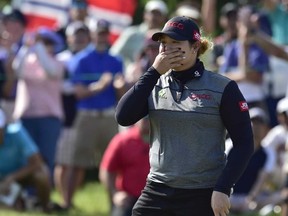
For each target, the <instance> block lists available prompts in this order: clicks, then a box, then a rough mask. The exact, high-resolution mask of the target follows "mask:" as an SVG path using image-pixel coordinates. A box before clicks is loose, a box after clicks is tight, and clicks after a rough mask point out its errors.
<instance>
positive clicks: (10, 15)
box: [2, 7, 27, 26]
mask: <svg viewBox="0 0 288 216" xmlns="http://www.w3.org/2000/svg"><path fill="white" fill-rule="evenodd" d="M2 20H3V21H4V22H5V21H8V20H12V21H18V22H20V23H21V24H22V25H23V26H26V25H27V19H26V17H25V15H24V14H23V13H22V12H21V11H20V10H18V9H15V8H11V7H4V9H3V10H2Z"/></svg>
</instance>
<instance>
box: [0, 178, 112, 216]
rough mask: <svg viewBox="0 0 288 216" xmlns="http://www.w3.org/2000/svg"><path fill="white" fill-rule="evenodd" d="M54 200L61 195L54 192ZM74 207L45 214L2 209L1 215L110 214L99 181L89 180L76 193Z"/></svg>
mask: <svg viewBox="0 0 288 216" xmlns="http://www.w3.org/2000/svg"><path fill="white" fill-rule="evenodd" d="M51 196H52V197H51V198H52V200H53V201H56V202H57V203H59V202H60V196H59V194H58V193H57V192H53V193H52V195H51ZM73 203H74V208H73V209H71V210H69V212H65V213H52V214H43V213H40V212H36V211H26V212H16V211H12V210H3V209H1V210H0V216H46V215H47V216H48V215H49V216H108V210H109V204H108V197H107V193H106V191H105V189H104V187H103V186H102V185H101V184H99V182H96V183H95V182H87V183H85V185H83V187H82V188H80V189H79V191H78V192H77V193H76V194H75V198H74V202H73Z"/></svg>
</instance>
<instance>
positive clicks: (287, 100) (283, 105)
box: [276, 97, 288, 113]
mask: <svg viewBox="0 0 288 216" xmlns="http://www.w3.org/2000/svg"><path fill="white" fill-rule="evenodd" d="M276 111H277V113H284V112H288V97H284V98H282V99H281V100H279V101H278V103H277V107H276Z"/></svg>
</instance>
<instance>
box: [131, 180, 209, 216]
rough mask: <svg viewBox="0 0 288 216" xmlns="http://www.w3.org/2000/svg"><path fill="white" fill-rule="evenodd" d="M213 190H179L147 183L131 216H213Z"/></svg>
mask: <svg viewBox="0 0 288 216" xmlns="http://www.w3.org/2000/svg"><path fill="white" fill-rule="evenodd" d="M212 192H213V189H212V188H208V189H179V188H171V187H168V186H166V185H164V184H159V183H155V182H151V181H149V182H147V184H146V186H145V188H144V190H143V191H142V194H141V196H140V197H139V199H138V200H137V202H136V203H135V205H134V208H133V210H132V216H140V215H141V216H214V213H213V210H212V207H211V196H212Z"/></svg>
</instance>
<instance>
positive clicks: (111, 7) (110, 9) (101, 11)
mask: <svg viewBox="0 0 288 216" xmlns="http://www.w3.org/2000/svg"><path fill="white" fill-rule="evenodd" d="M88 4H89V9H88V13H89V14H90V15H91V16H92V17H94V18H96V20H97V19H105V20H107V21H108V22H110V24H111V36H112V37H111V39H112V42H113V41H115V40H116V38H117V37H118V36H119V34H120V33H121V32H122V31H123V30H124V29H125V28H126V27H127V26H129V25H130V24H131V23H132V21H133V16H134V13H135V10H136V7H137V0H88Z"/></svg>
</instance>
